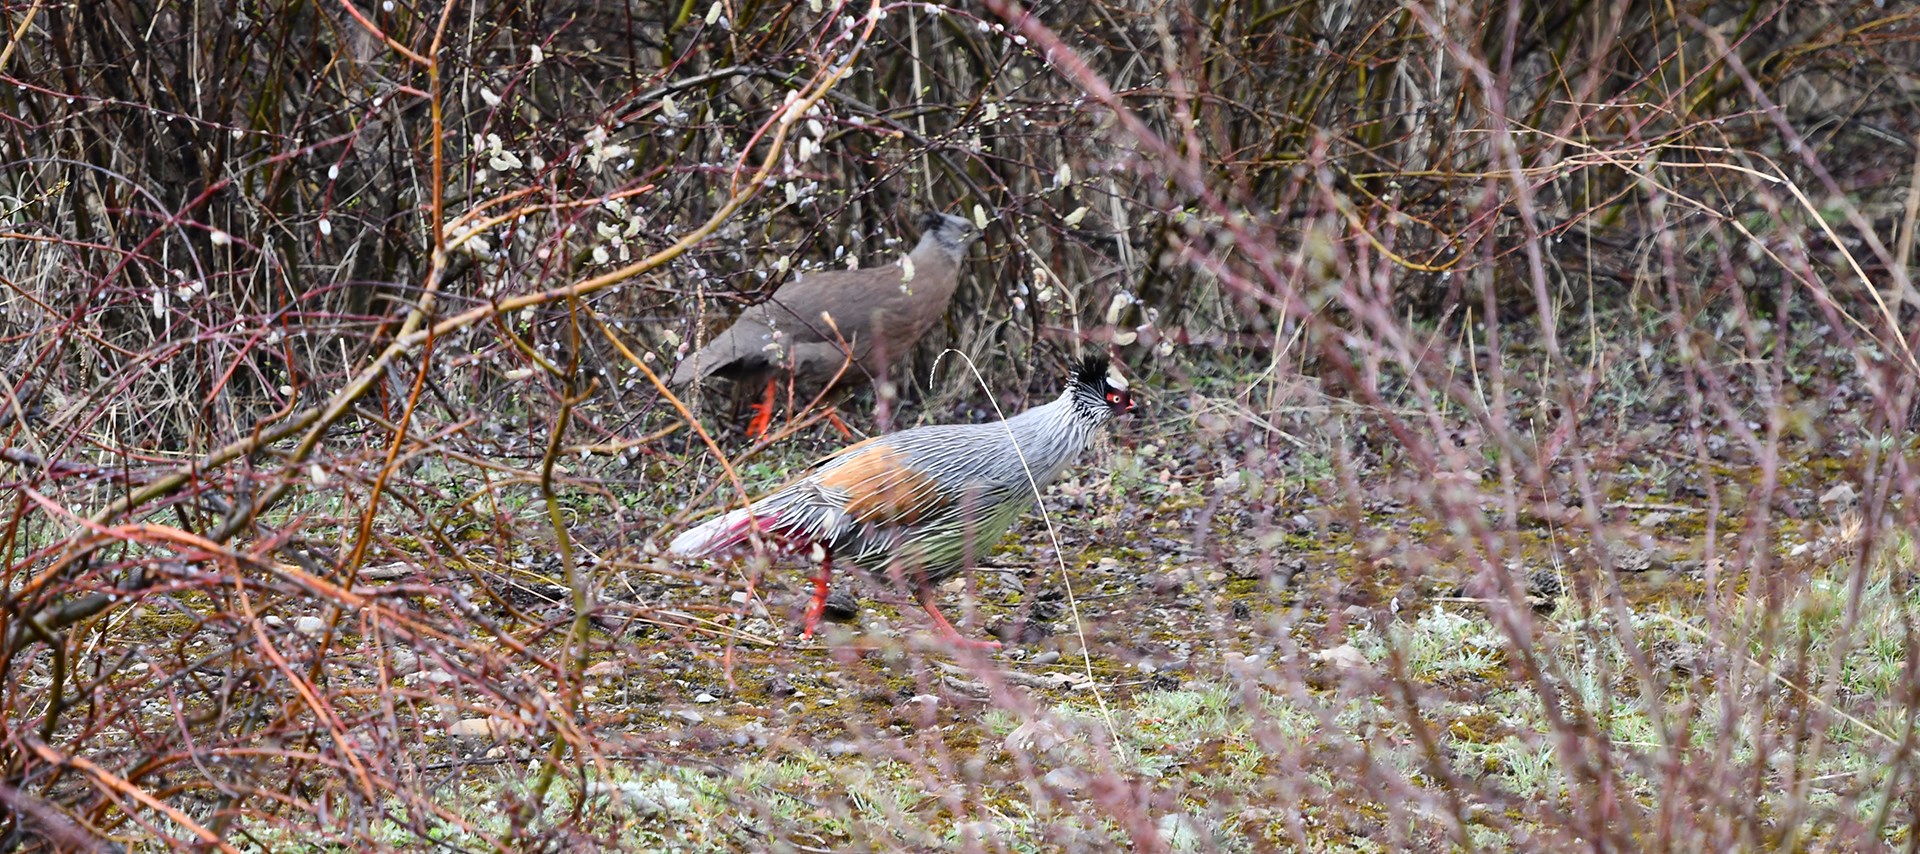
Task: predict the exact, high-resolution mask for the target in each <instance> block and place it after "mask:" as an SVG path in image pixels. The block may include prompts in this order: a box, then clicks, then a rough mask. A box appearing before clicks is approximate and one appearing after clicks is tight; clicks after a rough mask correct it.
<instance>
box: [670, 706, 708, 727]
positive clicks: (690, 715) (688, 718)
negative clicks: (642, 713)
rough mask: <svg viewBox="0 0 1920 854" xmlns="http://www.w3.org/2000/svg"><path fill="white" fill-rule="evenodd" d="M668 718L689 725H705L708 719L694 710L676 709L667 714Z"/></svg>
mask: <svg viewBox="0 0 1920 854" xmlns="http://www.w3.org/2000/svg"><path fill="white" fill-rule="evenodd" d="M667 717H670V718H674V719H676V720H679V721H681V722H682V723H688V724H698V723H703V722H705V721H706V719H707V716H706V715H703V714H700V713H699V712H696V711H694V710H692V709H674V710H673V711H671V712H668V713H667Z"/></svg>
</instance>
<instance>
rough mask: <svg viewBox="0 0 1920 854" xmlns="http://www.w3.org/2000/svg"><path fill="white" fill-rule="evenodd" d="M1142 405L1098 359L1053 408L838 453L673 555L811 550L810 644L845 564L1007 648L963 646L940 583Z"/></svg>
mask: <svg viewBox="0 0 1920 854" xmlns="http://www.w3.org/2000/svg"><path fill="white" fill-rule="evenodd" d="M1133 405H1134V402H1133V395H1132V393H1131V392H1129V391H1128V389H1127V384H1126V381H1125V380H1123V379H1121V378H1120V377H1119V375H1118V374H1116V373H1113V372H1112V371H1111V370H1110V366H1109V365H1108V363H1107V360H1106V359H1104V358H1102V357H1098V356H1094V357H1089V358H1087V359H1086V360H1085V361H1083V362H1082V363H1081V364H1080V365H1079V366H1078V368H1077V369H1076V370H1075V371H1074V372H1073V376H1072V377H1071V378H1070V379H1069V380H1068V382H1067V389H1066V391H1065V392H1064V393H1062V394H1061V395H1060V397H1059V398H1058V399H1056V400H1054V401H1053V402H1051V403H1047V404H1044V405H1042V406H1037V407H1034V408H1033V409H1029V410H1027V411H1025V412H1022V413H1020V414H1018V415H1015V416H1013V417H1012V418H1009V419H1007V420H1005V421H1002V422H998V423H993V424H947V425H936V426H928V427H916V428H913V429H911V430H902V431H900V432H898V433H890V434H887V435H885V436H876V437H874V438H872V439H868V440H866V441H864V442H860V443H859V444H856V445H852V446H849V447H847V448H844V449H841V450H840V451H838V452H836V453H834V454H832V455H831V456H828V457H826V458H824V459H822V460H820V461H818V462H816V463H814V464H813V465H812V466H810V467H808V470H807V472H806V473H805V474H803V475H802V476H800V477H799V478H798V479H796V480H794V481H792V482H790V483H788V484H787V485H786V486H783V487H781V488H779V489H777V490H775V491H773V492H772V493H771V494H768V495H767V496H765V497H763V498H761V499H760V500H758V501H755V502H753V504H752V505H750V506H748V507H745V508H743V509H740V510H735V511H733V512H731V513H726V514H724V515H721V516H719V517H716V518H714V519H711V520H708V521H707V522H706V523H704V524H701V525H699V526H698V527H695V528H693V529H691V530H689V531H687V532H685V533H683V534H681V535H680V536H678V537H675V538H674V539H673V542H672V543H671V544H670V545H669V546H668V550H669V551H670V552H671V553H672V554H674V555H677V556H680V557H688V558H692V557H705V556H709V555H714V554H717V553H720V552H723V551H726V550H728V549H731V548H734V547H737V546H739V545H741V544H742V543H744V542H745V541H746V540H747V538H748V537H749V536H750V535H751V534H752V533H753V532H754V531H756V530H758V531H759V532H760V533H761V534H762V535H763V536H765V537H767V538H768V539H771V540H774V541H776V542H778V543H780V544H782V545H786V546H789V547H793V548H796V549H798V548H805V547H808V546H812V549H811V552H812V557H813V559H814V560H817V561H818V562H819V563H820V571H819V574H818V575H817V576H815V578H814V592H813V601H812V602H811V603H810V604H809V606H808V608H807V616H806V624H805V633H804V634H803V637H812V636H813V631H814V629H815V628H816V627H817V626H818V625H819V622H820V615H821V613H822V612H823V611H824V610H825V608H826V603H827V585H828V583H829V581H830V580H831V579H832V573H833V561H834V560H835V559H836V558H838V559H840V560H844V561H848V562H850V563H852V564H853V565H854V566H856V567H859V568H861V569H865V570H867V571H869V572H874V573H889V572H890V571H892V570H894V569H898V570H899V572H900V575H899V576H898V578H900V579H902V580H904V581H906V582H907V583H909V584H911V585H912V586H913V587H914V590H915V593H916V594H917V596H918V598H919V600H920V605H921V607H923V608H925V609H926V610H927V616H929V617H930V618H932V620H933V622H934V624H935V625H936V626H937V627H938V628H939V629H940V631H941V633H942V634H944V635H946V636H947V637H948V638H950V639H952V640H954V641H956V642H958V643H960V644H962V645H975V646H986V647H994V646H998V644H996V643H992V642H986V643H979V644H975V643H972V642H969V641H965V640H963V639H961V638H960V635H959V633H958V632H957V631H955V630H954V628H953V624H952V623H950V622H948V621H947V619H946V617H944V616H942V615H941V613H940V610H939V608H937V607H935V606H934V603H933V586H934V585H935V584H938V583H939V582H940V581H941V580H942V579H944V578H946V577H948V576H950V575H952V574H953V573H955V572H957V571H959V570H960V569H961V568H963V567H965V566H968V565H970V564H972V563H974V562H975V561H977V560H978V559H979V558H980V557H981V556H983V555H985V554H986V553H987V551H988V550H990V549H992V548H993V546H994V544H995V543H997V542H999V540H1000V538H1001V537H1002V536H1005V535H1006V532H1007V529H1008V528H1010V527H1012V525H1013V522H1014V520H1016V519H1018V518H1019V517H1020V515H1021V514H1022V513H1025V512H1026V510H1027V508H1028V507H1031V506H1032V505H1033V502H1034V498H1035V496H1037V495H1038V494H1039V491H1040V490H1041V489H1044V488H1045V487H1046V486H1047V484H1049V483H1052V482H1053V480H1054V479H1055V478H1057V477H1059V476H1060V473H1061V472H1062V471H1064V470H1065V469H1066V467H1067V466H1068V465H1070V464H1072V463H1073V461H1074V460H1075V459H1077V458H1079V456H1080V452H1081V451H1083V450H1085V449H1086V447H1087V443H1088V442H1089V441H1090V440H1091V439H1092V438H1093V435H1094V431H1096V430H1098V429H1100V428H1101V427H1102V426H1103V425H1105V424H1106V423H1107V422H1108V421H1110V420H1112V419H1113V417H1114V416H1116V415H1119V414H1121V413H1125V412H1127V411H1129V410H1131V409H1133Z"/></svg>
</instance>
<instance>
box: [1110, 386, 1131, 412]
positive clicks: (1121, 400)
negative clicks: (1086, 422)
mask: <svg viewBox="0 0 1920 854" xmlns="http://www.w3.org/2000/svg"><path fill="white" fill-rule="evenodd" d="M1107 405H1108V406H1110V407H1113V411H1114V412H1116V413H1121V414H1124V413H1128V412H1132V411H1133V407H1134V400H1133V394H1132V393H1131V392H1125V391H1109V392H1107Z"/></svg>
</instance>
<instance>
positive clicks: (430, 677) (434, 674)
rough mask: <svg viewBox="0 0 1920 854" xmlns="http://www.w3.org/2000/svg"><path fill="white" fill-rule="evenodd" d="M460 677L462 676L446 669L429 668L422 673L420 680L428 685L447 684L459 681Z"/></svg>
mask: <svg viewBox="0 0 1920 854" xmlns="http://www.w3.org/2000/svg"><path fill="white" fill-rule="evenodd" d="M459 679H460V677H458V676H455V675H453V674H451V673H448V672H447V671H445V670H428V671H424V672H422V673H421V674H420V681H422V682H425V683H427V684H428V685H445V684H447V683H448V682H457V681H459Z"/></svg>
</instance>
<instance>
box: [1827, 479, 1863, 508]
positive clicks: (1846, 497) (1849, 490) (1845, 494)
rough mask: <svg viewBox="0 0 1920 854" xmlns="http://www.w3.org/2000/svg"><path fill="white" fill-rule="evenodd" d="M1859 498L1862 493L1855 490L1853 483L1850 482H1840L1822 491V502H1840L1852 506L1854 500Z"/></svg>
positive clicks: (1842, 504)
mask: <svg viewBox="0 0 1920 854" xmlns="http://www.w3.org/2000/svg"><path fill="white" fill-rule="evenodd" d="M1859 498H1860V494H1859V493H1857V492H1854V491H1853V484H1850V483H1842V484H1838V485H1836V486H1834V488H1832V489H1829V490H1827V491H1826V492H1822V493H1820V503H1821V504H1839V505H1841V506H1843V507H1845V506H1851V505H1852V504H1853V502H1855V501H1857V500H1859Z"/></svg>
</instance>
